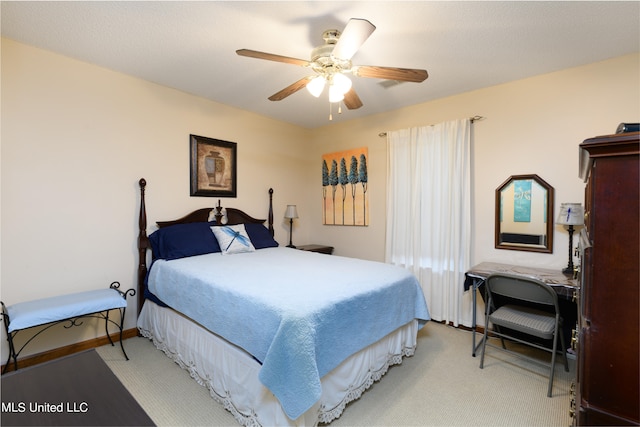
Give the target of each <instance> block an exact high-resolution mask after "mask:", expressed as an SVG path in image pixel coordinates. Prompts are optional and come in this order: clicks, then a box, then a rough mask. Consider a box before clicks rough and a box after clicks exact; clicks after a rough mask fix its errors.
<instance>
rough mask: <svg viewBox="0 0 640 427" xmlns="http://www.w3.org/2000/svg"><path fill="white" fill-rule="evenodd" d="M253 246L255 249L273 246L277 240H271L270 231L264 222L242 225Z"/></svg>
mask: <svg viewBox="0 0 640 427" xmlns="http://www.w3.org/2000/svg"><path fill="white" fill-rule="evenodd" d="M244 228H245V230H247V234H248V235H249V239H251V243H253V247H254V248H256V249H264V248H275V247H277V246H278V242H276V241H275V240H273V237H272V236H271V233H270V232H269V230H268V229H267V227H265V226H264V224H256V223H248V224H245V225H244Z"/></svg>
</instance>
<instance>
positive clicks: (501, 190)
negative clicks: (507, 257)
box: [495, 174, 554, 253]
mask: <svg viewBox="0 0 640 427" xmlns="http://www.w3.org/2000/svg"><path fill="white" fill-rule="evenodd" d="M553 200H554V192H553V187H552V186H551V185H549V184H548V183H547V182H546V181H545V180H543V179H542V178H540V177H539V176H538V175H535V174H531V175H512V176H510V177H509V178H508V179H507V180H506V181H505V182H503V183H502V184H501V185H500V186H499V187H498V188H497V189H496V222H495V246H496V248H497V249H510V250H515V251H531V252H546V253H552V252H553Z"/></svg>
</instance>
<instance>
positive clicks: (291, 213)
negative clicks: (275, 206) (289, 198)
mask: <svg viewBox="0 0 640 427" xmlns="http://www.w3.org/2000/svg"><path fill="white" fill-rule="evenodd" d="M284 217H285V218H287V219H289V244H288V245H287V247H288V248H295V246H294V245H293V242H292V240H291V238H292V235H293V219H294V218H298V210H297V209H296V205H287V210H286V211H285V212H284Z"/></svg>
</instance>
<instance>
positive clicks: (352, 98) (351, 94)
mask: <svg viewBox="0 0 640 427" xmlns="http://www.w3.org/2000/svg"><path fill="white" fill-rule="evenodd" d="M343 102H344V105H346V106H347V108H348V109H349V110H357V109H358V108H360V107H362V101H361V100H360V97H359V96H358V94H357V93H356V91H355V90H354V89H353V88H351V89H349V91H348V92H347V93H345V94H344V100H343Z"/></svg>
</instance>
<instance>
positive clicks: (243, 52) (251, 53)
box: [236, 49, 310, 67]
mask: <svg viewBox="0 0 640 427" xmlns="http://www.w3.org/2000/svg"><path fill="white" fill-rule="evenodd" d="M236 53H237V54H238V55H240V56H247V57H249V58H257V59H266V60H268V61H275V62H284V63H285V64H292V65H300V66H302V67H308V66H309V65H310V64H309V61H305V60H304V59H298V58H290V57H288V56H282V55H274V54H273V53H265V52H259V51H257V50H251V49H238V50H236Z"/></svg>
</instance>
